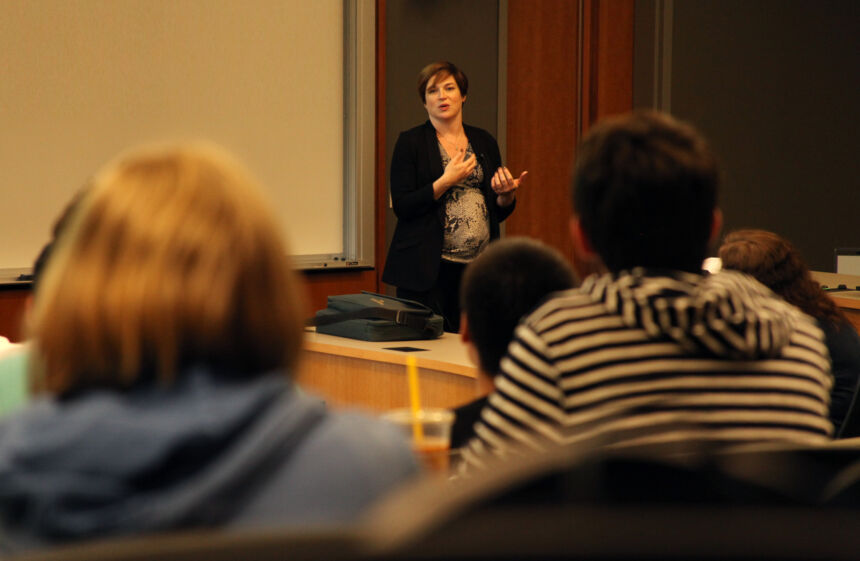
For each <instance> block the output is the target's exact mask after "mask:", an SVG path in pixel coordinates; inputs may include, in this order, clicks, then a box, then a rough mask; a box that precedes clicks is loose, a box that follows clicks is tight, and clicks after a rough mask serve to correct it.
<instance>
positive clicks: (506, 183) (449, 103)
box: [382, 62, 527, 332]
mask: <svg viewBox="0 0 860 561" xmlns="http://www.w3.org/2000/svg"><path fill="white" fill-rule="evenodd" d="M468 91H469V80H468V78H467V77H466V75H465V74H464V73H463V71H462V70H460V69H459V68H457V67H456V66H455V65H454V64H452V63H450V62H434V63H432V64H429V65H427V66H425V67H424V68H423V69H422V70H421V72H420V73H419V75H418V96H419V98H420V99H421V102H422V103H423V104H424V108H425V109H426V110H427V116H428V120H427V121H426V122H425V123H424V124H423V125H419V126H417V127H414V128H412V129H409V130H407V131H404V132H402V133H400V136H399V137H398V138H397V143H396V144H395V146H394V154H393V155H392V158H391V184H390V187H391V203H392V206H393V208H394V214H395V215H396V216H397V226H396V228H395V230H394V236H393V238H392V240H391V246H390V247H389V249H388V257H387V258H386V261H385V269H384V270H383V273H382V280H383V282H386V283H388V284H391V285H393V286H395V287H397V296H398V297H399V298H406V299H409V300H415V301H418V302H421V303H423V304H425V305H427V306H429V307H430V308H432V309H433V310H434V311H435V312H436V313H438V314H440V315H442V316H443V317H444V318H445V329H446V330H447V331H453V332H456V331H458V329H459V322H460V309H459V303H458V298H459V287H460V279H461V277H462V275H463V270H464V269H465V267H466V264H467V263H469V262H470V261H472V260H473V259H474V258H475V257H477V256H478V255H479V254H480V253H481V251H483V249H484V247H486V245H487V244H488V243H489V242H490V241H491V240H494V239H496V238H498V237H499V223H500V222H502V221H503V220H504V219H505V218H507V217H508V216H509V215H510V214H511V212H513V210H514V206H515V205H516V190H517V188H519V186H520V185H521V183H522V181H523V178H524V177H525V175H526V173H527V172H525V171H524V172H522V173H521V174H520V175H519V177H516V178H515V177H514V176H513V175H511V172H510V171H509V170H508V169H507V168H506V167H504V166H502V157H501V154H500V153H499V146H498V144H497V143H496V140H495V139H494V138H493V137H492V135H491V134H490V133H488V132H487V131H485V130H483V129H479V128H477V127H472V126H469V125H466V124H464V123H463V105H464V104H465V103H466V94H467V93H468Z"/></svg>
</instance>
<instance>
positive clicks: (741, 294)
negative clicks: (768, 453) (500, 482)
mask: <svg viewBox="0 0 860 561" xmlns="http://www.w3.org/2000/svg"><path fill="white" fill-rule="evenodd" d="M495 382H496V391H495V392H494V393H493V394H491V396H490V398H489V400H488V405H487V407H485V409H484V410H483V412H482V414H481V421H479V422H478V424H476V426H475V431H476V434H477V438H475V439H473V440H472V441H471V442H470V444H469V446H468V447H467V449H466V450H464V453H463V455H464V459H466V461H467V462H468V463H470V464H472V465H481V464H482V463H483V460H484V459H486V457H485V456H484V455H485V454H493V455H499V456H504V455H505V454H507V453H510V452H511V451H512V450H516V449H519V448H520V447H521V446H520V445H522V446H524V447H526V448H536V449H542V448H543V447H545V445H546V443H547V442H550V443H558V444H568V443H572V442H577V441H585V440H597V441H602V442H604V443H606V444H611V445H629V444H644V443H654V442H672V441H686V440H690V439H703V440H705V441H709V442H744V441H762V440H781V441H791V442H798V443H820V442H824V441H826V440H828V439H829V436H830V434H831V431H832V427H831V425H830V422H829V421H828V419H827V413H828V404H829V392H830V386H831V384H832V380H831V375H830V364H829V357H828V354H827V349H826V347H825V346H824V343H823V336H822V333H821V331H820V330H819V329H818V327H816V325H815V323H814V322H813V320H812V319H811V318H809V317H808V316H806V315H804V314H803V313H801V312H800V311H799V310H797V309H796V308H794V307H793V306H791V305H789V304H787V303H785V302H784V301H783V300H781V299H780V298H778V297H777V296H775V295H774V294H773V293H772V292H770V290H768V289H767V288H765V287H764V286H762V285H761V284H759V283H758V282H756V281H755V280H753V279H752V278H750V277H747V276H745V275H743V274H740V273H736V272H732V271H727V272H723V273H719V274H717V275H710V276H699V275H693V274H689V273H677V272H673V273H662V274H659V275H655V274H654V272H650V273H649V272H646V271H644V270H641V269H637V270H634V271H633V272H632V273H622V274H620V275H617V276H613V275H605V276H595V277H591V278H589V279H587V280H586V282H585V283H584V284H583V286H582V287H580V288H579V289H574V290H570V291H566V292H562V293H558V294H556V295H555V296H554V297H553V298H552V299H550V300H549V301H547V302H546V303H544V304H543V305H542V306H540V307H539V308H538V309H536V310H535V311H534V312H533V313H532V314H531V315H530V316H529V317H528V318H527V319H526V320H525V322H524V323H523V324H521V325H520V326H519V327H518V328H517V331H516V334H515V337H514V340H513V341H512V342H511V345H510V347H509V348H508V356H507V357H506V358H505V359H504V360H503V361H502V365H501V374H500V375H499V376H498V377H497V378H496V380H495ZM654 426H665V427H669V428H668V429H667V430H661V431H656V432H655V431H651V433H650V434H649V435H647V436H642V433H643V432H645V433H648V431H647V430H646V431H643V430H642V429H647V428H648V427H654ZM636 435H638V436H636Z"/></svg>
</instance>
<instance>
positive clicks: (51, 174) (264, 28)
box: [0, 0, 374, 270]
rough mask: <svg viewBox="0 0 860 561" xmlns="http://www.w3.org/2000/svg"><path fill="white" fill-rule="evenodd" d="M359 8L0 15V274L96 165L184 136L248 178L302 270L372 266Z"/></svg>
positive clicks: (86, 2) (99, 4) (228, 6)
mask: <svg viewBox="0 0 860 561" xmlns="http://www.w3.org/2000/svg"><path fill="white" fill-rule="evenodd" d="M368 4H369V5H371V6H372V3H370V2H359V1H358V0H356V1H346V2H345V1H344V0H315V1H313V2H308V1H305V0H242V1H239V0H114V1H109V2H105V1H101V0H5V1H3V2H0V72H2V78H0V240H3V241H2V243H0V269H2V270H11V269H19V268H29V267H30V266H31V265H32V263H33V260H34V259H35V257H36V255H37V254H38V252H39V250H40V249H41V247H42V246H43V245H44V243H46V242H47V241H48V239H49V234H50V230H51V226H52V224H53V222H54V220H55V219H56V217H57V215H58V214H59V213H60V212H61V211H62V209H63V208H64V206H65V204H66V202H67V201H68V200H69V199H70V198H71V197H72V195H73V194H74V193H75V192H76V191H77V190H78V189H79V188H80V187H81V186H82V185H83V184H84V183H85V182H86V180H87V178H88V177H89V176H90V175H91V174H92V173H93V172H94V171H95V170H96V169H98V167H99V166H100V165H101V164H103V163H104V162H106V161H107V160H109V159H110V158H111V157H113V156H114V155H115V154H117V153H118V152H120V151H121V150H123V149H125V148H127V147H129V146H133V145H137V144H141V143H145V142H149V141H154V140H165V139H183V138H207V139H210V140H213V141H215V142H217V143H219V144H221V145H223V146H225V147H226V148H228V149H229V150H231V151H233V152H234V153H236V154H237V155H238V156H239V157H240V158H241V159H242V160H243V161H244V162H245V163H246V164H247V165H248V166H249V167H250V169H251V170H252V171H253V172H254V174H255V175H256V176H257V177H258V178H259V179H260V180H261V182H262V184H263V185H264V188H265V189H266V190H267V194H268V196H269V197H270V199H271V201H272V204H273V205H274V208H275V210H276V213H277V215H278V216H279V218H280V220H281V223H282V226H283V228H284V230H285V233H286V236H287V241H288V246H289V248H290V252H291V253H292V254H293V255H294V256H295V257H296V261H297V262H298V263H299V264H300V265H301V266H304V267H316V266H329V265H334V266H337V265H339V264H343V265H345V264H347V263H348V264H351V265H367V264H372V262H373V255H372V246H373V244H372V237H371V239H370V240H369V241H368V236H372V231H373V228H372V216H373V215H372V193H373V186H372V182H373V175H372V161H373V160H372V153H370V156H369V160H368V154H367V153H368V150H369V149H368V146H369V147H370V148H372V147H373V126H374V123H373V120H372V114H373V102H374V92H373V89H372V88H373V84H374V80H373V61H374V54H373V44H374V32H373V25H374V19H373V18H374V13H373V10H372V9H367V6H366V5H368ZM368 68H369V70H368ZM368 72H369V73H370V75H369V76H368V75H367V73H368ZM368 108H369V109H368ZM368 111H369V114H370V117H368ZM368 127H369V129H368ZM368 130H369V131H370V132H369V133H368ZM368 134H369V138H370V142H368V141H367V138H368ZM362 135H363V136H362ZM359 148H360V149H359ZM368 161H369V163H368ZM368 197H370V200H368ZM368 213H369V216H370V226H369V227H368V226H367V221H368V216H367V215H368ZM368 252H369V253H368Z"/></svg>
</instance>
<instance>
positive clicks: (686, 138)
mask: <svg viewBox="0 0 860 561" xmlns="http://www.w3.org/2000/svg"><path fill="white" fill-rule="evenodd" d="M718 184H719V169H718V165H717V160H716V158H715V156H714V154H713V153H712V152H711V149H710V148H709V146H708V144H707V142H706V141H705V139H704V137H702V135H701V134H699V133H698V132H697V131H696V130H695V129H694V128H693V127H692V126H690V125H688V124H686V123H683V122H681V121H678V120H676V119H674V118H672V117H671V116H669V115H666V114H663V113H658V112H656V111H635V112H633V113H629V114H627V115H623V116H620V117H615V118H611V119H607V120H605V121H603V122H601V123H599V124H597V125H596V126H595V127H594V128H593V129H592V130H591V131H590V132H589V134H588V135H586V137H585V138H584V139H583V141H582V143H581V145H580V146H579V154H578V157H577V162H576V168H575V171H574V176H573V185H572V188H571V190H572V193H571V194H572V200H573V210H574V213H575V214H576V215H577V216H578V217H579V220H580V223H581V226H582V230H583V232H584V233H585V235H586V237H587V238H588V242H589V243H590V244H591V245H592V247H593V248H594V250H595V251H596V252H597V253H598V255H600V257H601V259H602V260H603V262H604V264H605V265H606V267H607V268H608V269H609V270H610V271H612V272H618V271H621V270H628V269H632V268H634V267H653V268H665V269H677V270H684V271H699V270H701V264H702V261H703V260H704V258H705V257H706V255H707V253H708V242H709V241H710V234H711V225H712V221H713V214H714V209H715V208H716V205H717V187H718Z"/></svg>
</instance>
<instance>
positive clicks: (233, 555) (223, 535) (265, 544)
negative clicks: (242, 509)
mask: <svg viewBox="0 0 860 561" xmlns="http://www.w3.org/2000/svg"><path fill="white" fill-rule="evenodd" d="M363 550H364V547H363V544H362V540H361V539H360V538H359V536H357V534H356V533H355V532H353V531H351V530H347V529H342V530H341V529H332V530H320V531H303V532H297V531H291V530H288V529H279V528H273V529H266V530H244V531H226V530H199V531H189V532H181V533H174V534H158V535H149V536H140V537H132V538H116V539H108V540H100V541H95V542H86V543H79V544H72V545H66V546H62V547H57V548H51V549H45V550H41V551H36V552H33V553H27V554H24V555H18V556H15V557H9V558H7V559H11V560H13V561H236V560H245V559H248V560H253V561H279V560H284V559H288V560H291V561H316V560H318V559H331V560H333V561H351V560H355V559H359V558H362V557H363V556H364V554H363V553H362V552H363Z"/></svg>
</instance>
